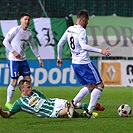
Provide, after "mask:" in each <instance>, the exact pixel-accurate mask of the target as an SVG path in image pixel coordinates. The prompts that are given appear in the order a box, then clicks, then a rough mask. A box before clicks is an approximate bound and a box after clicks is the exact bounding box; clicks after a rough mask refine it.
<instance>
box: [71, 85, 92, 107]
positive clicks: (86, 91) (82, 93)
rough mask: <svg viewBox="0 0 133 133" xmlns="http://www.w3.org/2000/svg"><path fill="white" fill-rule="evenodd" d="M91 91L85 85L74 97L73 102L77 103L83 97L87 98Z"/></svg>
mask: <svg viewBox="0 0 133 133" xmlns="http://www.w3.org/2000/svg"><path fill="white" fill-rule="evenodd" d="M90 92H91V91H90V90H89V89H88V88H87V87H83V88H82V89H81V90H80V91H79V93H78V94H77V95H76V96H75V98H74V99H73V104H74V105H76V104H77V103H78V102H80V101H81V100H82V99H83V98H85V97H86V96H87V95H88V94H89V93H90Z"/></svg>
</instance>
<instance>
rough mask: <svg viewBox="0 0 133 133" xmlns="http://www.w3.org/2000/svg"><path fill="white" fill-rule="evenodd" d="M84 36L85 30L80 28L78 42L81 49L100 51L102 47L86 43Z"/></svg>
mask: <svg viewBox="0 0 133 133" xmlns="http://www.w3.org/2000/svg"><path fill="white" fill-rule="evenodd" d="M86 37H87V35H86V31H85V30H82V31H81V32H80V34H79V44H80V46H81V47H82V49H83V50H86V51H89V52H96V53H101V51H102V49H99V48H95V47H92V46H89V45H87V41H86V40H87V39H86Z"/></svg>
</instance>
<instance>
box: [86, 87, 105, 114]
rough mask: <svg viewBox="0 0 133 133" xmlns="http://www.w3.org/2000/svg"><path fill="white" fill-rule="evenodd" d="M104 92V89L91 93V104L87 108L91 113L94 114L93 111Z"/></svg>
mask: <svg viewBox="0 0 133 133" xmlns="http://www.w3.org/2000/svg"><path fill="white" fill-rule="evenodd" d="M102 91H103V89H102V88H95V89H94V90H93V91H92V92H91V96H90V103H89V106H88V108H87V109H88V112H89V113H92V111H93V109H94V108H95V106H96V104H97V102H98V99H99V98H100V95H101V93H102Z"/></svg>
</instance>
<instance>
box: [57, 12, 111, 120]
mask: <svg viewBox="0 0 133 133" xmlns="http://www.w3.org/2000/svg"><path fill="white" fill-rule="evenodd" d="M88 20H89V15H88V11H87V10H81V11H79V12H78V14H77V22H76V25H74V26H70V27H68V29H67V30H66V31H65V33H64V34H63V36H62V37H61V39H60V41H59V42H58V59H57V65H58V66H62V47H63V45H64V43H65V42H66V41H68V44H69V47H70V50H71V54H72V66H73V69H74V72H75V74H76V76H77V78H78V80H79V82H80V83H81V84H82V85H85V87H83V88H82V89H81V90H80V91H79V93H78V94H77V95H76V96H75V98H74V99H73V100H72V103H73V105H76V103H77V102H79V101H81V100H82V99H83V98H84V97H85V96H86V95H88V94H89V93H90V94H91V97H90V103H89V106H88V108H87V110H86V114H87V116H88V117H89V118H93V115H92V111H93V109H94V107H95V106H96V103H97V102H98V99H99V98H100V95H101V92H102V91H103V88H104V84H103V82H102V79H101V77H100V75H99V72H98V70H97V69H96V67H95V66H94V65H93V64H92V62H91V60H90V57H89V53H88V52H96V53H100V54H103V55H106V56H109V55H110V51H109V48H105V49H98V48H94V47H92V46H89V45H88V39H87V34H86V30H85V29H86V26H87V24H88Z"/></svg>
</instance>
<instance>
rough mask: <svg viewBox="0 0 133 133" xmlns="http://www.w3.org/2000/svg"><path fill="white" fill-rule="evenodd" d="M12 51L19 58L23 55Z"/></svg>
mask: <svg viewBox="0 0 133 133" xmlns="http://www.w3.org/2000/svg"><path fill="white" fill-rule="evenodd" d="M12 53H13V55H14V56H15V57H16V58H17V59H18V58H20V57H21V56H20V54H19V53H17V52H16V51H13V52H12Z"/></svg>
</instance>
